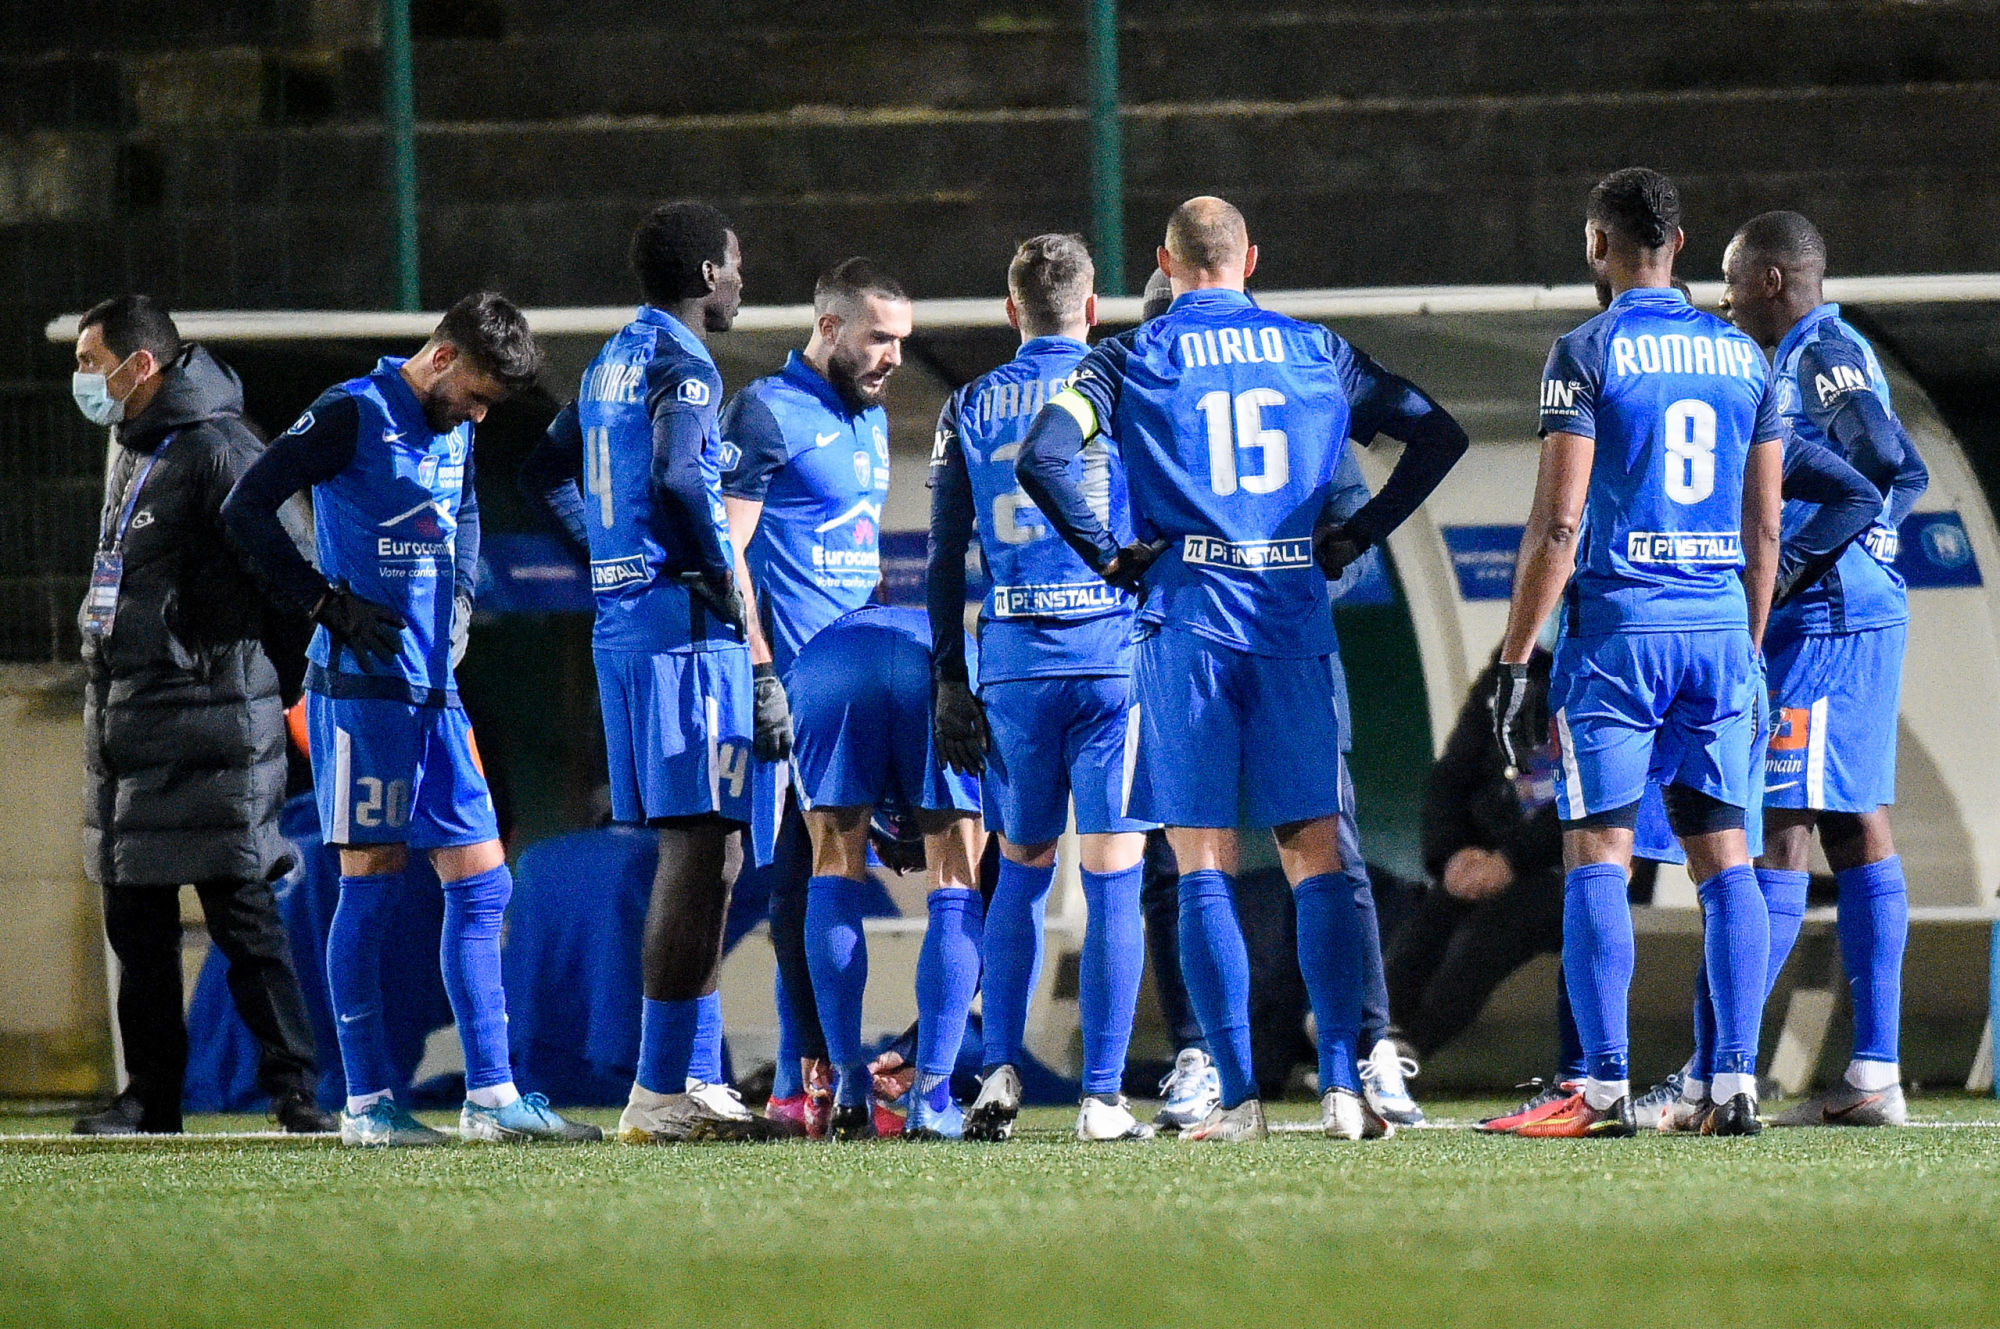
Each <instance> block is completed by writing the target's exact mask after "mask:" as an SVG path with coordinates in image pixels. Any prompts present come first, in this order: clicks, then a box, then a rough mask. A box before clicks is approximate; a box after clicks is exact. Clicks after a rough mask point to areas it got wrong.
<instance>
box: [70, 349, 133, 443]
mask: <svg viewBox="0 0 2000 1329" xmlns="http://www.w3.org/2000/svg"><path fill="white" fill-rule="evenodd" d="M137 354H139V353H138V352H137V351H134V352H132V355H128V356H126V357H125V358H124V359H123V360H120V361H119V362H118V364H117V365H116V366H115V367H114V368H113V369H112V371H111V374H86V373H82V372H78V373H74V374H71V375H70V376H69V395H70V396H72V397H74V398H76V409H78V410H79V411H82V412H83V418H84V419H86V420H88V421H90V422H91V423H92V424H94V425H115V424H117V423H118V422H119V421H120V420H123V419H124V418H125V398H126V397H130V396H131V395H132V393H130V392H128V393H126V394H125V397H114V396H112V395H111V385H110V379H111V375H112V374H116V373H117V372H118V371H119V370H120V369H123V368H124V367H125V366H126V365H129V364H131V363H132V356H134V355H137ZM138 386H139V385H138V384H136V383H134V384H133V385H132V387H133V390H134V391H136V390H137V389H138Z"/></svg>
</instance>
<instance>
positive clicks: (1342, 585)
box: [1326, 447, 1382, 739]
mask: <svg viewBox="0 0 2000 1329" xmlns="http://www.w3.org/2000/svg"><path fill="white" fill-rule="evenodd" d="M1368 498H1369V493H1368V482H1367V481H1366V480H1363V479H1362V478H1361V463H1360V462H1359V461H1358V460H1356V459H1355V456H1354V449H1353V448H1350V447H1342V448H1341V450H1340V465H1338V466H1336V467H1334V470H1333V493H1332V494H1330V495H1328V496H1327V501H1326V515H1327V519H1328V520H1329V521H1334V522H1343V521H1346V520H1347V519H1348V518H1350V517H1352V516H1353V515H1354V514H1355V513H1357V512H1359V511H1361V509H1362V508H1363V507H1365V506H1367V503H1368ZM1381 557H1382V551H1381V550H1379V549H1370V550H1368V551H1367V552H1366V553H1364V554H1363V555H1362V556H1361V557H1360V558H1357V559H1355V560H1354V561H1353V562H1352V563H1349V564H1348V565H1347V567H1346V569H1345V570H1344V571H1342V572H1341V574H1340V576H1339V577H1338V578H1336V579H1335V580H1333V581H1330V582H1328V583H1327V591H1328V593H1329V594H1331V595H1332V596H1333V598H1334V599H1336V600H1338V599H1339V598H1340V597H1341V596H1343V595H1345V594H1346V593H1347V592H1349V591H1351V590H1353V589H1354V585H1355V583H1356V582H1358V581H1360V580H1361V579H1362V578H1363V577H1365V576H1367V575H1368V570H1369V568H1370V567H1371V566H1372V564H1373V563H1375V562H1377V561H1379V560H1380V559H1381ZM1333 672H1334V687H1333V696H1334V709H1335V710H1337V711H1339V712H1340V714H1341V715H1342V716H1343V717H1345V715H1346V714H1347V678H1346V675H1345V674H1343V673H1342V672H1341V669H1340V665H1339V657H1338V654H1337V653H1336V656H1335V664H1334V671H1333ZM1346 723H1347V722H1346V720H1345V719H1344V718H1343V719H1342V721H1341V730H1340V732H1341V736H1342V738H1343V739H1344V738H1346V737H1348V734H1349V731H1348V729H1347V727H1346Z"/></svg>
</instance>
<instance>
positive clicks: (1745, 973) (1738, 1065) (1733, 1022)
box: [1696, 863, 1771, 1101]
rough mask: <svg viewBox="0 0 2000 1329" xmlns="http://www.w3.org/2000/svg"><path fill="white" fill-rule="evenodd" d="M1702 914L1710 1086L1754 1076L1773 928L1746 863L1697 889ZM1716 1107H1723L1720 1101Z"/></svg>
mask: <svg viewBox="0 0 2000 1329" xmlns="http://www.w3.org/2000/svg"><path fill="white" fill-rule="evenodd" d="M1696 893H1697V894H1698V895H1699V896H1700V897H1701V907H1702V913H1703V923H1702V953H1703V956H1704V963H1703V966H1702V967H1703V970H1704V971H1705V972H1706V973H1707V975H1708V990H1709V994H1710V996H1711V998H1712V1000H1713V1004H1714V1006H1715V1053H1714V1056H1713V1058H1712V1063H1711V1064H1712V1065H1713V1068H1714V1069H1713V1073H1712V1074H1711V1075H1710V1077H1709V1078H1710V1080H1711V1081H1713V1080H1714V1079H1715V1077H1716V1076H1723V1075H1755V1074H1756V1073H1757V1036H1758V1032H1759V1031H1760V1030H1761V1028H1762V1027H1763V1023H1764V991H1765V989H1764V974H1765V970H1766V968H1767V967H1768V966H1769V964H1770V958H1771V924H1770V918H1769V915H1767V914H1766V913H1765V912H1764V892H1763V891H1762V890H1761V889H1760V888H1759V887H1758V884H1757V873H1756V870H1755V869H1754V868H1752V867H1751V866H1750V865H1749V864H1748V863H1744V864H1740V865H1738V866H1736V867H1733V868H1724V869H1723V870H1722V871H1720V872H1718V873H1716V874H1715V875H1714V876H1713V877H1710V878H1709V879H1708V880H1707V881H1704V882H1702V883H1701V885H1700V886H1698V887H1697V888H1696ZM1717 1101H1721V1096H1720V1095H1718V1098H1717Z"/></svg>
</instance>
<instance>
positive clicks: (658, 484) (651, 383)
mask: <svg viewBox="0 0 2000 1329" xmlns="http://www.w3.org/2000/svg"><path fill="white" fill-rule="evenodd" d="M717 391H718V385H717V384H713V383H710V382H709V381H708V378H707V377H706V376H705V375H702V374H700V373H696V372H690V371H689V369H688V368H687V367H685V366H682V365H679V364H677V363H675V362H672V361H667V360H663V359H655V360H654V361H653V362H652V363H651V364H650V365H648V366H647V368H646V411H647V413H648V414H649V415H650V416H651V417H652V420H653V493H654V496H655V497H656V498H657V499H659V500H660V501H661V502H662V504H663V505H664V507H665V508H666V513H663V515H668V514H674V513H677V514H678V516H679V518H680V522H681V524H682V527H683V529H684V530H685V531H686V532H687V535H688V537H689V539H691V540H692V541H693V542H694V549H695V557H696V558H697V559H698V560H699V561H700V563H701V571H703V572H706V573H707V574H708V575H710V576H711V577H730V576H734V575H735V572H736V567H735V563H734V561H733V560H731V558H730V557H729V551H728V549H727V548H726V547H725V545H724V543H723V538H722V533H721V532H720V531H719V530H717V529H716V522H715V518H714V515H713V514H712V513H711V512H710V511H709V496H708V484H707V482H706V481H705V480H704V479H703V478H702V473H701V450H702V448H703V447H704V446H705V445H706V443H707V441H708V425H709V421H711V420H713V419H714V418H715V396H716V393H717Z"/></svg>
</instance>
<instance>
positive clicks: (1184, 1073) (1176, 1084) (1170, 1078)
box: [1160, 1059, 1208, 1102]
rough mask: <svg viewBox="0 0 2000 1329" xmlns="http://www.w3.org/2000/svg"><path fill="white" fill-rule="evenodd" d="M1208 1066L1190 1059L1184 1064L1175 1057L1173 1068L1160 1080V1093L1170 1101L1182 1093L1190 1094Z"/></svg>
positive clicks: (1199, 1084) (1198, 1086)
mask: <svg viewBox="0 0 2000 1329" xmlns="http://www.w3.org/2000/svg"><path fill="white" fill-rule="evenodd" d="M1207 1071H1208V1067H1207V1066H1204V1065H1200V1064H1198V1063H1196V1062H1194V1061H1193V1060H1190V1061H1189V1063H1188V1064H1187V1065H1186V1066H1183V1065H1181V1063H1180V1061H1179V1060H1178V1059H1177V1060H1175V1062H1174V1068H1173V1069H1172V1070H1170V1071H1168V1072H1167V1078H1166V1079H1164V1080H1162V1081H1160V1095H1161V1097H1163V1098H1165V1099H1167V1100H1168V1101H1169V1102H1171V1101H1172V1100H1173V1099H1176V1098H1179V1097H1181V1096H1182V1095H1183V1094H1192V1093H1194V1092H1195V1091H1196V1090H1197V1089H1198V1088H1200V1086H1201V1077H1202V1076H1203V1075H1204V1074H1205V1073H1206V1072H1207Z"/></svg>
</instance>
